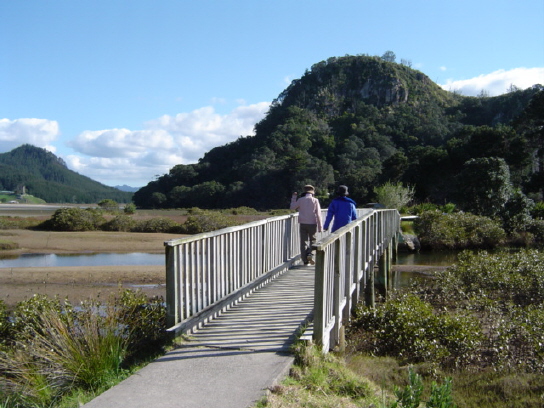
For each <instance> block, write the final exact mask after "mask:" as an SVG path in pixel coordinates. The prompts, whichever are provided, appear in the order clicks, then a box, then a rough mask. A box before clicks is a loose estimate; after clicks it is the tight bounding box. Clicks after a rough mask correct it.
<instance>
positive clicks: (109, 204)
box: [98, 198, 119, 211]
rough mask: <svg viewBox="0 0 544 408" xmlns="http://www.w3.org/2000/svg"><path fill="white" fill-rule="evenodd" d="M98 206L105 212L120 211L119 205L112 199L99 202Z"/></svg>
mask: <svg viewBox="0 0 544 408" xmlns="http://www.w3.org/2000/svg"><path fill="white" fill-rule="evenodd" d="M98 206H99V207H100V208H102V209H103V210H105V211H117V210H119V203H118V202H117V201H115V200H112V199H110V198H106V199H104V200H101V201H99V202H98Z"/></svg>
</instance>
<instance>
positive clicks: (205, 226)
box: [181, 210, 237, 234]
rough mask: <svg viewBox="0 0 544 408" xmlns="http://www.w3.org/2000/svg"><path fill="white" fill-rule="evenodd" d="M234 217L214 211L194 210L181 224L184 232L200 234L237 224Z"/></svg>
mask: <svg viewBox="0 0 544 408" xmlns="http://www.w3.org/2000/svg"><path fill="white" fill-rule="evenodd" d="M236 224H237V221H236V219H235V218H234V217H229V216H227V215H225V214H221V213H218V212H213V211H204V210H199V211H194V212H193V213H192V214H191V215H189V217H187V221H185V222H184V223H183V224H182V225H181V232H182V233H183V234H200V233H202V232H210V231H216V230H218V229H221V228H226V227H231V226H233V225H236Z"/></svg>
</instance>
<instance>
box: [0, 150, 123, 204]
mask: <svg viewBox="0 0 544 408" xmlns="http://www.w3.org/2000/svg"><path fill="white" fill-rule="evenodd" d="M23 186H24V187H25V189H26V192H27V193H28V194H32V195H33V196H35V197H39V198H41V199H43V200H45V201H46V202H49V203H96V202H98V201H100V200H103V199H106V198H109V199H112V200H115V201H117V202H120V203H126V202H130V201H131V198H132V194H131V193H127V192H123V191H119V190H117V189H115V188H113V187H108V186H105V185H103V184H101V183H99V182H97V181H94V180H92V179H90V178H88V177H85V176H82V175H81V174H78V173H76V172H74V171H72V170H70V169H68V168H67V167H66V163H65V162H64V161H63V160H62V159H61V158H59V157H57V156H55V155H54V154H53V153H51V152H49V151H47V150H45V149H42V148H39V147H35V146H32V145H28V144H25V145H22V146H19V147H18V148H16V149H13V150H12V151H10V152H7V153H2V154H0V190H11V191H16V190H21V189H22V187H23Z"/></svg>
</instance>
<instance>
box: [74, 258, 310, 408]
mask: <svg viewBox="0 0 544 408" xmlns="http://www.w3.org/2000/svg"><path fill="white" fill-rule="evenodd" d="M314 273H315V268H314V267H306V266H297V267H294V268H292V269H289V270H288V271H287V272H285V273H284V274H282V275H280V276H279V277H278V278H276V279H275V280H273V281H272V282H270V283H269V284H268V285H266V286H265V287H263V288H261V289H259V290H257V291H255V292H254V293H253V294H251V295H250V296H248V297H247V298H245V299H244V300H242V301H240V302H239V303H238V304H236V305H234V306H233V307H231V308H230V309H229V310H227V311H226V312H224V313H223V314H222V315H221V316H219V317H218V318H216V319H214V320H212V321H211V322H209V323H208V324H206V325H204V326H203V327H202V328H201V329H199V330H198V331H197V332H196V333H194V334H193V335H192V336H191V338H190V340H189V341H187V342H185V343H184V344H183V345H182V346H181V347H179V348H177V349H175V350H172V351H170V352H169V353H167V354H166V355H164V356H163V357H160V358H159V359H157V360H155V361H154V362H152V363H151V364H149V365H147V366H146V367H144V368H143V369H142V370H140V371H138V372H137V373H136V374H135V375H133V376H131V377H130V378H128V379H126V380H125V381H123V382H122V383H120V384H118V385H117V386H115V387H113V388H111V389H110V390H108V391H106V392H105V393H103V394H101V395H99V396H98V397H97V398H95V399H94V400H92V401H91V402H89V403H88V404H86V405H84V407H85V408H109V407H111V408H113V407H115V408H117V407H120V406H126V407H131V408H139V407H142V408H144V407H145V408H148V407H154V408H170V407H172V408H173V407H176V408H192V407H195V408H196V407H198V408H202V407H206V408H229V407H232V408H244V407H251V406H252V405H253V404H254V403H255V402H256V401H257V400H258V399H259V398H260V397H262V396H264V395H265V393H266V389H267V388H268V387H270V386H272V385H274V383H275V382H276V381H277V380H279V379H280V378H281V377H282V376H284V375H285V374H286V373H287V371H288V369H289V367H290V366H291V364H292V361H293V358H292V356H291V355H290V353H289V347H290V346H291V344H292V343H293V341H294V339H295V336H296V333H297V330H298V329H299V327H301V325H303V324H304V323H305V322H306V321H307V319H308V317H309V315H310V313H311V311H312V309H313V306H314V304H313V297H314Z"/></svg>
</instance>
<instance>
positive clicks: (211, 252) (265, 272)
mask: <svg viewBox="0 0 544 408" xmlns="http://www.w3.org/2000/svg"><path fill="white" fill-rule="evenodd" d="M297 225H298V214H296V213H294V214H288V215H282V216H277V217H272V218H267V219H264V220H259V221H254V222H250V223H247V224H243V225H238V226H234V227H228V228H223V229H220V230H217V231H213V232H205V233H201V234H196V235H192V236H188V237H183V238H178V239H173V240H169V241H166V242H165V243H164V245H165V254H166V307H167V327H168V328H169V329H168V330H169V331H172V332H175V333H176V334H178V333H187V332H190V331H191V330H192V329H193V328H195V327H198V326H199V325H200V324H201V323H203V322H205V321H206V320H208V319H210V318H213V317H214V316H216V315H217V314H219V313H221V311H223V310H225V309H227V308H228V307H230V306H232V305H233V304H235V303H236V302H237V301H239V300H240V299H242V298H243V297H244V296H246V295H247V294H249V293H251V292H252V291H253V290H255V289H256V288H258V287H260V286H262V285H263V284H265V283H266V282H268V281H269V280H270V279H273V278H274V277H276V276H277V275H278V274H280V273H283V272H284V271H286V270H287V269H288V268H289V267H290V266H291V265H292V264H293V263H294V262H296V260H297V259H298V258H299V256H300V254H299V229H298V227H296V226H297Z"/></svg>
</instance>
